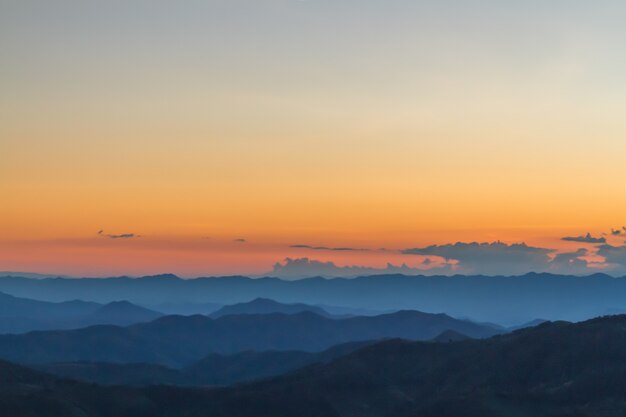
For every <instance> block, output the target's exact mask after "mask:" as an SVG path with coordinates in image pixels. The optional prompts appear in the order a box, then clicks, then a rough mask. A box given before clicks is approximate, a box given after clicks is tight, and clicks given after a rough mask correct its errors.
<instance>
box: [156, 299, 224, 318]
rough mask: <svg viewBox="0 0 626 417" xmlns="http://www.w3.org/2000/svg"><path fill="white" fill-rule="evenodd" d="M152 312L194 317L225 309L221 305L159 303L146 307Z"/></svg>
mask: <svg viewBox="0 0 626 417" xmlns="http://www.w3.org/2000/svg"><path fill="white" fill-rule="evenodd" d="M144 306H145V307H147V308H150V309H152V310H156V311H160V312H161V313H163V314H165V315H168V316H170V315H179V316H193V315H196V314H203V315H209V314H211V313H214V312H215V311H217V310H219V309H220V308H222V307H223V305H222V304H219V303H185V302H179V303H158V304H146V305H144Z"/></svg>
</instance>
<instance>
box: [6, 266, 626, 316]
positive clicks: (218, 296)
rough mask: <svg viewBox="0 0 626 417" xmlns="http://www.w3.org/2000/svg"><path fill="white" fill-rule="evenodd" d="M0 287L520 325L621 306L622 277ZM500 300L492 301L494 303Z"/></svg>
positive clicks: (27, 292)
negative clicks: (438, 315)
mask: <svg viewBox="0 0 626 417" xmlns="http://www.w3.org/2000/svg"><path fill="white" fill-rule="evenodd" d="M0 291H3V292H6V293H9V294H13V295H15V296H18V297H26V298H33V299H38V300H46V301H54V302H60V301H67V300H72V299H80V300H87V301H94V302H98V303H108V302H111V301H117V300H128V301H129V302H131V303H134V304H138V305H144V306H156V305H159V304H162V303H172V304H176V303H190V304H202V303H218V304H222V305H225V304H234V303H242V302H247V301H249V300H252V299H254V298H257V297H262V298H269V299H272V300H276V301H278V302H280V303H289V304H291V303H305V304H309V305H334V306H342V307H347V308H351V309H367V310H382V311H386V310H394V311H397V310H420V311H425V312H440V311H445V312H446V313H448V314H450V315H451V316H453V317H471V318H472V319H473V320H476V321H479V322H495V323H498V324H500V325H504V326H511V325H517V324H519V323H524V322H528V321H530V320H533V319H535V318H538V317H541V318H543V319H546V320H569V321H580V320H586V319H588V318H591V317H596V316H599V315H603V314H606V312H607V311H623V310H624V309H626V277H622V278H614V277H611V276H608V275H603V274H595V275H590V276H585V277H579V276H566V275H553V274H547V273H541V274H536V273H532V274H526V275H523V276H513V277H508V276H403V275H379V276H367V277H360V278H355V279H322V278H308V279H303V280H299V281H284V280H280V279H277V278H259V279H251V278H246V277H236V276H235V277H210V278H197V279H186V280H185V279H180V278H177V277H176V276H173V275H160V276H151V277H143V278H129V277H117V278H84V279H64V278H48V279H28V278H22V277H3V278H0ZM495 300H497V302H495Z"/></svg>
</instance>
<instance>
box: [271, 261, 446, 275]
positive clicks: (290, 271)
mask: <svg viewBox="0 0 626 417" xmlns="http://www.w3.org/2000/svg"><path fill="white" fill-rule="evenodd" d="M451 272H452V265H448V264H442V265H441V266H437V267H434V268H430V269H419V268H411V267H409V266H407V265H406V264H402V265H392V264H387V266H386V267H385V268H372V267H367V266H359V265H353V266H337V265H335V263H333V262H322V261H317V260H313V259H309V258H297V259H292V258H286V259H285V261H284V262H282V263H280V262H277V263H276V264H275V265H274V267H273V269H272V272H270V273H268V274H265V275H271V276H273V277H278V278H284V279H299V278H309V277H325V278H352V277H357V276H366V275H380V274H403V275H422V274H424V275H426V274H433V273H440V274H449V273H451Z"/></svg>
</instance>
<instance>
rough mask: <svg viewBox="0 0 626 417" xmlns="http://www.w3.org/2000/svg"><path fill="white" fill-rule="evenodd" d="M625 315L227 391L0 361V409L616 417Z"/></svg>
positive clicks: (235, 416) (319, 367)
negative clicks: (88, 380) (84, 379)
mask: <svg viewBox="0 0 626 417" xmlns="http://www.w3.org/2000/svg"><path fill="white" fill-rule="evenodd" d="M625 329H626V316H615V317H603V318H599V319H594V320H590V321H586V322H582V323H576V324H572V323H565V322H548V323H544V324H541V325H539V326H536V327H532V328H527V329H523V330H518V331H516V332H513V333H509V334H505V335H500V336H496V337H493V338H489V339H483V340H466V341H460V342H452V343H430V342H408V341H404V340H389V341H384V342H381V343H377V344H373V345H369V346H366V347H364V348H361V349H358V350H356V351H354V352H352V353H349V354H347V355H344V356H341V357H339V358H337V359H335V360H333V361H331V362H329V363H322V364H316V365H310V366H308V367H305V368H302V369H300V370H297V371H295V372H292V373H289V374H286V375H283V376H279V377H275V378H272V379H267V380H261V381H257V382H252V383H248V384H239V385H234V386H232V387H226V388H217V389H215V388H214V389H207V388H181V387H166V386H161V387H146V388H129V387H123V386H116V387H102V386H97V385H92V384H84V383H79V382H71V381H66V380H62V379H58V378H54V377H52V376H50V375H47V374H44V373H39V372H35V371H31V370H28V369H25V368H23V367H20V366H16V365H12V364H10V363H6V362H0V410H1V411H2V413H3V415H11V416H20V417H31V416H33V417H34V416H41V415H46V416H48V415H54V416H58V417H66V416H67V417H70V416H76V415H81V416H84V417H105V416H111V415H115V416H116V417H130V416H132V417H144V416H145V417H147V416H155V415H157V416H160V417H183V416H184V417H200V416H207V415H210V416H212V417H244V416H245V417H292V416H300V417H353V416H363V417H390V416H394V417H516V416H522V417H526V416H533V417H566V416H568V417H569V416H575V417H597V416H602V417H623V415H624V410H625V409H626V392H625V391H624V389H623V387H624V386H626V330H625Z"/></svg>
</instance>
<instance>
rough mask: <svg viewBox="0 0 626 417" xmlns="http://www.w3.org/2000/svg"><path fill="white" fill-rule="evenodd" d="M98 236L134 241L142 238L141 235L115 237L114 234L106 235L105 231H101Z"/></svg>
mask: <svg viewBox="0 0 626 417" xmlns="http://www.w3.org/2000/svg"><path fill="white" fill-rule="evenodd" d="M98 236H102V237H107V238H109V239H134V238H138V237H141V236H140V235H137V234H135V233H122V234H119V235H113V234H108V233H104V230H99V231H98Z"/></svg>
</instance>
